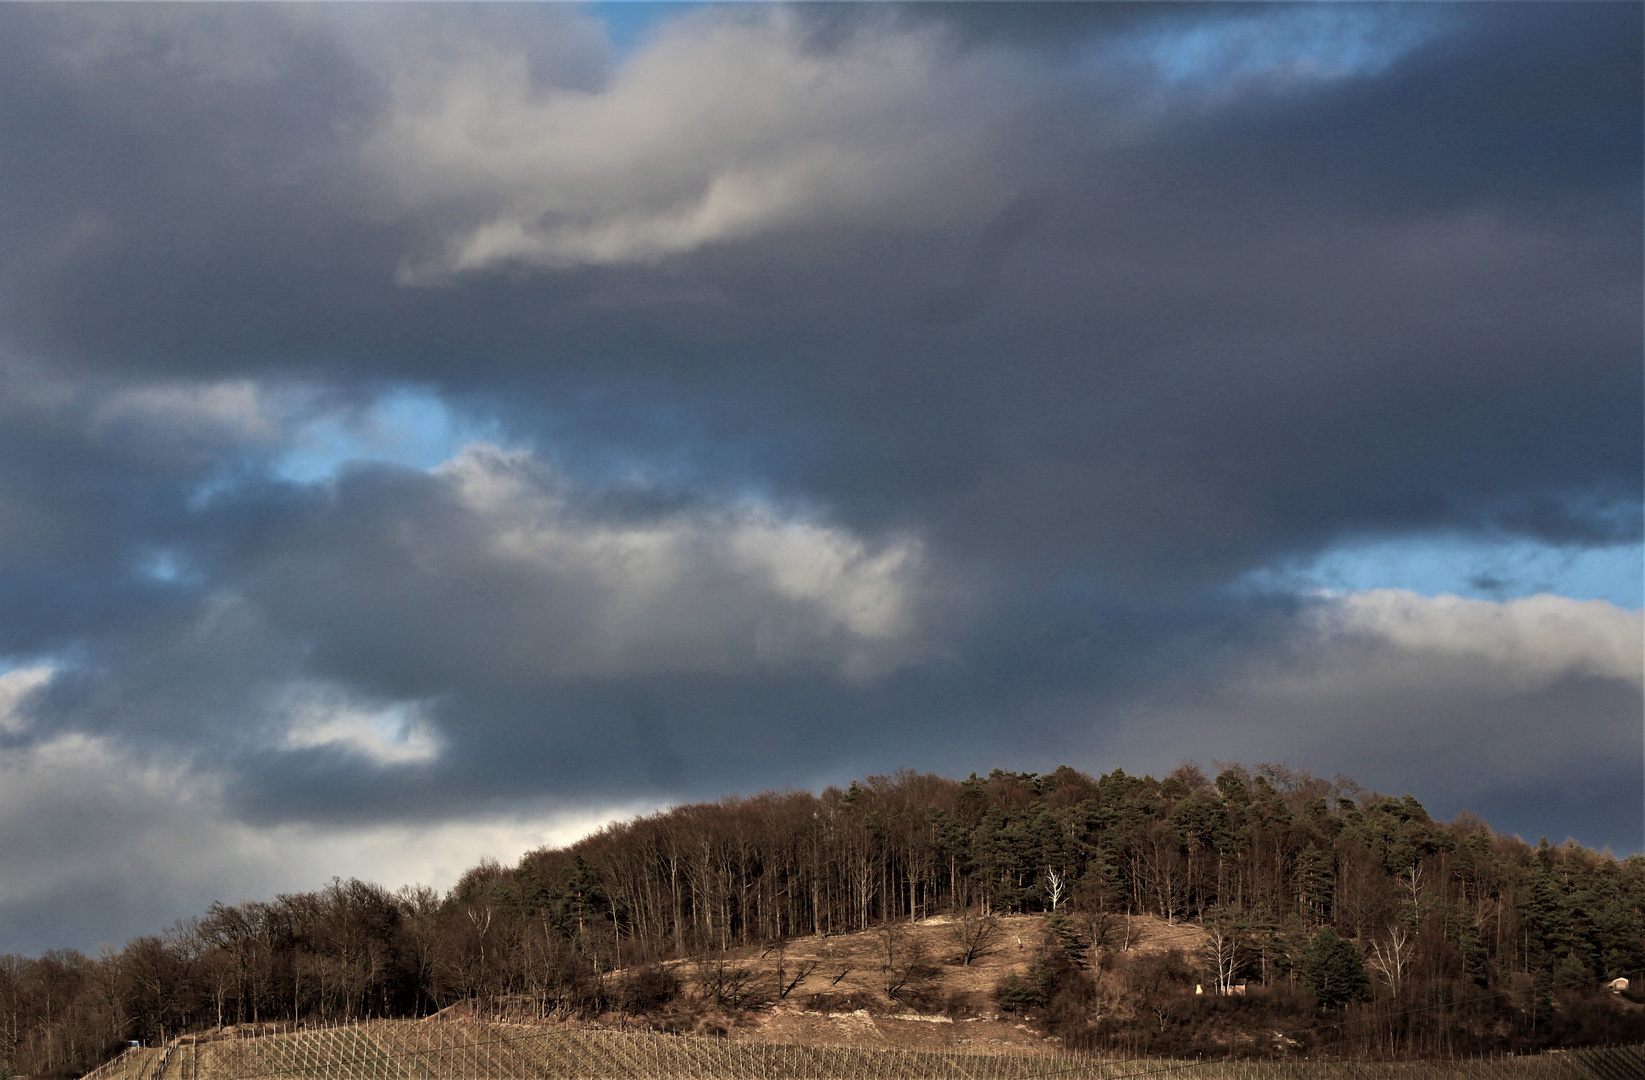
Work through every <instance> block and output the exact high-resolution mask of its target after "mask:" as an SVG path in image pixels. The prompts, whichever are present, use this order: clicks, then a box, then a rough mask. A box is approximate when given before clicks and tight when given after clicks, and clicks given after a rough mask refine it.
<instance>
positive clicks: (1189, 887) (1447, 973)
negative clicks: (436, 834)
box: [0, 766, 1645, 1076]
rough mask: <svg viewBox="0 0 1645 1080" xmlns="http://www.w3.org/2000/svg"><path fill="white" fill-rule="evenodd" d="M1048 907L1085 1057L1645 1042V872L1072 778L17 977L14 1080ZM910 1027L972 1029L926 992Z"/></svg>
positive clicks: (746, 821)
mask: <svg viewBox="0 0 1645 1080" xmlns="http://www.w3.org/2000/svg"><path fill="white" fill-rule="evenodd" d="M1042 912H1043V913H1045V914H1046V915H1047V917H1048V919H1049V923H1048V927H1049V931H1050V932H1049V933H1047V934H1046V940H1047V942H1048V944H1047V946H1046V947H1045V948H1044V949H1043V950H1042V951H1041V953H1040V955H1039V956H1037V957H1036V958H1035V959H1034V961H1033V963H1032V964H1031V965H1030V966H1029V968H1028V970H1027V972H1026V973H1025V974H1023V975H1021V976H1020V977H1019V976H1014V977H1012V978H1010V979H1008V980H1007V981H1006V984H1003V985H1002V986H1001V987H1000V988H999V990H998V992H997V996H996V998H995V1005H994V1007H997V1008H1003V1009H1006V1010H1012V1011H1018V1012H1021V1013H1024V1014H1026V1015H1028V1016H1029V1017H1031V1018H1033V1019H1034V1020H1035V1021H1037V1022H1038V1023H1040V1024H1042V1025H1043V1026H1044V1027H1045V1028H1046V1029H1047V1030H1050V1031H1053V1032H1055V1033H1056V1034H1057V1035H1059V1037H1061V1038H1063V1039H1064V1041H1065V1044H1067V1045H1070V1046H1076V1047H1085V1048H1090V1049H1122V1050H1133V1051H1136V1052H1164V1051H1175V1050H1182V1049H1185V1048H1189V1047H1192V1046H1193V1045H1194V1044H1195V1042H1196V1040H1201V1041H1203V1040H1204V1039H1205V1038H1206V1037H1208V1036H1207V1033H1208V1032H1212V1031H1222V1032H1226V1031H1228V1030H1230V1029H1241V1028H1243V1029H1249V1030H1258V1029H1261V1030H1265V1031H1268V1032H1270V1033H1271V1032H1274V1031H1276V1030H1277V1031H1283V1032H1288V1033H1290V1034H1289V1035H1287V1036H1286V1037H1284V1038H1282V1039H1279V1043H1281V1044H1283V1045H1284V1046H1297V1047H1307V1048H1309V1049H1314V1050H1323V1051H1326V1052H1330V1051H1331V1049H1332V1048H1333V1047H1334V1048H1335V1049H1336V1051H1337V1052H1341V1053H1368V1054H1378V1055H1398V1054H1416V1055H1422V1054H1442V1053H1454V1052H1471V1051H1476V1050H1482V1049H1502V1048H1506V1047H1509V1046H1514V1047H1520V1048H1527V1047H1534V1046H1549V1045H1557V1044H1560V1043H1582V1042H1602V1041H1627V1040H1638V1039H1641V1038H1645V1028H1642V1027H1641V1020H1640V1016H1641V1014H1642V1013H1645V1009H1641V1008H1640V1007H1639V1006H1638V1005H1637V1004H1635V1003H1634V1002H1632V1001H1631V1000H1630V999H1628V998H1625V997H1623V996H1621V995H1617V994H1613V993H1611V992H1609V991H1607V990H1605V989H1604V988H1603V987H1602V985H1601V984H1602V981H1604V980H1610V979H1614V978H1617V977H1625V978H1628V979H1632V980H1635V983H1634V985H1635V987H1636V988H1637V987H1638V985H1639V983H1638V980H1639V978H1640V976H1641V974H1642V973H1645V858H1642V857H1641V856H1638V855H1634V856H1629V857H1628V858H1626V859H1620V860H1619V859H1617V858H1614V857H1612V856H1611V855H1610V854H1608V853H1604V854H1602V853H1596V852H1594V851H1591V850H1588V849H1586V848H1583V847H1581V846H1580V845H1577V844H1575V843H1573V842H1567V843H1564V844H1561V845H1558V846H1550V845H1549V844H1548V843H1547V841H1546V840H1544V841H1542V842H1541V843H1540V844H1538V845H1536V846H1534V847H1533V846H1531V845H1528V844H1526V843H1524V842H1523V841H1521V840H1520V839H1518V838H1517V837H1508V836H1502V835H1498V834H1494V833H1493V832H1492V831H1491V830H1490V829H1489V828H1488V827H1487V826H1486V825H1485V824H1484V823H1482V822H1481V821H1479V820H1478V819H1477V818H1474V817H1473V816H1471V815H1468V814H1463V815H1461V816H1459V817H1458V818H1457V819H1456V820H1454V821H1451V822H1449V823H1446V822H1440V821H1436V820H1434V819H1433V818H1431V817H1430V816H1429V815H1428V813H1427V812H1426V811H1425V810H1424V809H1423V807H1422V805H1421V804H1420V803H1419V802H1418V801H1417V800H1416V799H1414V798H1411V797H1409V796H1407V797H1405V798H1389V797H1383V796H1379V795H1376V794H1375V793H1370V792H1362V791H1360V790H1359V789H1358V788H1357V787H1356V786H1355V785H1354V784H1353V783H1352V782H1351V781H1347V780H1343V779H1340V778H1339V779H1338V780H1335V781H1326V780H1322V779H1319V778H1315V777H1312V776H1310V775H1308V774H1307V773H1303V772H1298V771H1293V770H1290V769H1286V768H1284V767H1280V766H1262V767H1259V768H1257V769H1254V770H1253V769H1247V768H1244V767H1240V766H1233V767H1227V768H1224V769H1222V771H1221V772H1220V773H1219V774H1218V775H1217V776H1215V778H1208V777H1206V776H1205V775H1204V774H1203V773H1202V772H1201V771H1200V770H1199V769H1198V768H1196V767H1194V766H1184V767H1182V768H1179V769H1178V770H1177V771H1176V772H1174V773H1173V774H1172V775H1171V776H1169V777H1167V778H1165V779H1163V780H1157V779H1154V778H1152V777H1140V778H1139V777H1133V776H1129V775H1127V774H1126V773H1124V772H1123V771H1120V770H1115V771H1114V772H1112V773H1109V774H1107V775H1104V776H1102V777H1100V778H1095V779H1093V778H1092V777H1090V776H1087V775H1085V774H1083V773H1080V772H1078V771H1075V770H1073V769H1070V768H1067V767H1062V768H1059V769H1057V770H1056V771H1055V772H1052V773H1048V774H1043V775H1036V774H1020V773H1008V772H1000V771H995V772H994V773H992V774H991V775H989V776H987V777H977V776H974V775H973V776H972V777H971V778H970V779H967V780H964V781H954V780H950V779H945V778H942V777H938V776H932V775H921V774H915V773H911V772H902V773H898V774H897V775H895V776H890V777H885V776H876V777H870V778H869V779H867V780H866V781H863V782H861V783H853V784H851V786H850V787H849V788H846V789H844V790H841V789H837V788H829V789H828V790H826V791H824V792H822V793H821V794H820V795H818V794H812V793H810V792H793V791H789V792H769V793H765V794H761V795H757V796H754V797H751V798H727V799H724V800H721V801H720V802H716V803H701V804H694V805H688V806H681V807H677V808H675V809H673V810H669V811H667V812H664V813H659V814H655V815H653V816H650V817H644V818H639V819H635V820H632V821H627V822H622V823H618V824H613V825H611V826H608V827H607V828H605V829H603V830H601V831H600V832H598V833H596V834H594V835H592V836H589V837H587V838H585V839H583V840H581V841H579V842H578V843H576V844H574V845H572V846H570V847H569V848H564V849H550V850H541V851H535V852H532V853H530V854H528V855H526V856H525V857H524V858H523V859H521V861H520V862H519V864H518V865H517V866H514V867H505V866H501V865H499V864H497V863H495V862H485V863H482V864H481V865H479V866H477V867H475V868H473V869H472V870H470V871H469V872H468V873H466V874H465V875H464V876H463V877H462V879H461V880H460V881H459V882H458V883H457V884H456V886H455V887H454V888H452V889H451V891H450V892H449V893H447V894H445V895H443V896H442V895H439V894H437V893H436V892H434V891H433V890H431V889H427V888H416V887H407V888H403V889H401V890H399V891H398V892H390V891H387V890H385V889H383V888H381V887H379V886H377V885H372V884H368V883H365V882H361V881H354V880H350V881H342V880H334V881H333V882H332V883H331V884H330V885H328V886H326V887H324V888H322V889H320V890H319V891H317V892H313V893H303V894H298V895H289V896H280V897H276V898H275V899H274V900H272V901H267V902H263V901H253V902H246V903H241V904H237V905H233V906H229V905H224V904H214V905H213V906H212V907H211V908H210V909H209V910H208V911H206V912H205V913H203V914H202V915H201V916H199V917H198V918H194V919H189V920H187V921H184V922H181V923H178V924H177V925H175V926H173V927H172V928H170V929H169V930H167V931H165V932H164V933H162V934H158V935H155V936H145V937H139V938H136V939H134V940H132V941H130V942H128V943H127V944H126V945H125V947H124V948H121V949H108V950H104V951H102V952H101V953H100V954H99V955H98V956H96V957H88V956H85V955H83V954H81V953H78V952H75V951H69V950H63V951H54V952H48V953H46V954H45V955H43V956H40V957H38V958H24V957H19V956H4V957H0V1076H5V1075H7V1074H8V1073H10V1074H24V1075H28V1074H57V1075H73V1074H76V1073H78V1072H79V1071H83V1070H84V1069H86V1068H87V1067H89V1066H91V1065H93V1064H95V1063H96V1062H97V1061H100V1060H102V1059H103V1058H104V1057H106V1056H107V1055H108V1054H110V1053H111V1052H112V1051H113V1050H114V1049H116V1048H118V1046H119V1045H120V1044H122V1043H123V1042H124V1041H125V1040H128V1039H141V1040H144V1041H147V1042H152V1041H156V1040H163V1039H166V1038H169V1037H172V1036H175V1035H177V1034H179V1033H183V1032H187V1031H191V1030H202V1029H208V1028H217V1027H222V1026H224V1025H230V1024H243V1023H267V1022H270V1021H291V1020H342V1019H351V1018H365V1017H380V1016H418V1015H424V1014H427V1013H429V1012H431V1011H434V1010H437V1009H440V1008H442V1007H445V1006H447V1005H450V1004H452V1003H456V1002H462V1001H475V1002H487V1001H499V1000H503V999H506V1000H507V1001H508V1002H509V1003H510V1004H511V1006H514V1007H517V1006H519V1005H520V1004H521V1003H525V1004H526V1005H527V1006H528V1007H529V1008H530V1009H531V1010H532V1011H534V1012H535V1013H536V1014H537V1015H550V1014H553V1015H560V1016H567V1015H585V1016H588V1015H598V1014H602V1013H609V1012H622V1011H626V1012H632V1013H646V1012H655V1011H657V1010H660V1009H665V1008H668V1007H670V1006H671V1003H673V1004H675V1005H677V1006H679V1007H683V1006H682V1005H679V1003H682V1002H683V1003H688V1002H690V1001H691V1000H692V997H693V994H694V993H700V988H698V989H697V990H695V991H694V990H693V988H692V986H691V985H690V984H689V980H688V979H687V980H682V979H680V978H679V977H677V976H675V975H672V974H670V971H672V970H676V969H670V968H667V967H665V966H663V965H664V963H665V962H666V961H669V960H673V959H680V958H697V959H698V960H699V961H703V960H710V959H712V958H713V957H721V958H723V957H726V956H727V955H732V954H735V953H736V951H737V950H739V949H741V948H744V947H746V946H751V945H769V944H772V943H778V942H781V941H784V940H787V939H792V938H795V937H799V936H805V935H814V934H837V933H846V932H856V931H862V930H867V929H873V928H876V927H891V926H895V925H897V924H899V923H901V922H905V921H907V920H910V919H920V918H924V917H927V916H931V915H935V914H942V913H964V917H965V918H966V919H967V920H974V921H981V922H982V923H986V920H988V919H990V918H991V917H997V916H999V915H1004V914H1014V913H1042ZM1140 914H1151V915H1155V916H1159V917H1162V918H1164V919H1167V920H1172V921H1178V920H1191V921H1195V922H1198V923H1200V924H1202V925H1203V926H1204V927H1205V929H1206V931H1207V933H1206V942H1207V944H1206V946H1205V947H1204V948H1203V949H1200V950H1197V951H1196V952H1195V953H1194V954H1193V955H1177V956H1168V957H1150V958H1148V962H1147V963H1144V962H1142V961H1141V960H1140V959H1139V960H1135V961H1133V960H1131V959H1129V958H1128V957H1127V956H1126V949H1125V946H1126V942H1125V930H1124V927H1125V924H1126V922H1127V916H1136V915H1140ZM1238 984H1244V985H1243V986H1242V987H1241V989H1242V990H1244V991H1246V992H1245V993H1243V994H1242V995H1241V996H1238V997H1235V996H1232V995H1227V994H1217V993H1208V994H1206V995H1204V996H1202V997H1199V998H1194V997H1192V996H1187V997H1185V995H1192V994H1193V987H1194V986H1195V985H1199V986H1201V987H1206V988H1210V989H1211V990H1213V991H1215V990H1222V991H1227V990H1229V989H1231V988H1233V987H1235V986H1236V985H1238ZM761 1000H762V999H761V998H760V996H759V995H758V994H753V993H751V994H749V995H748V996H747V998H746V1001H744V1002H742V1004H750V1005H758V1004H759V1003H760V1001H761ZM720 1004H724V1003H723V1002H721V1003H720ZM905 1007H927V1008H944V1007H946V1008H953V1007H956V1006H955V1003H953V1002H951V1001H950V1002H946V1003H945V1002H942V1001H940V1000H935V999H932V1000H924V999H920V998H919V997H918V995H917V994H915V993H913V992H912V991H911V992H910V994H909V995H908V997H907V999H906V1002H905ZM1223 1042H1224V1045H1225V1044H1226V1040H1224V1041H1223ZM1250 1051H1251V1052H1274V1051H1275V1043H1274V1042H1273V1041H1272V1040H1270V1041H1269V1042H1267V1043H1257V1044H1252V1045H1251V1047H1250Z"/></svg>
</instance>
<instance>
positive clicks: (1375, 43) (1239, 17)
mask: <svg viewBox="0 0 1645 1080" xmlns="http://www.w3.org/2000/svg"><path fill="white" fill-rule="evenodd" d="M1444 17H1445V13H1444V12H1443V11H1441V10H1439V9H1438V8H1437V7H1436V6H1434V5H1414V6H1389V7H1384V6H1374V7H1373V6H1362V5H1359V4H1336V3H1327V4H1303V5H1297V6H1291V5H1274V6H1272V7H1269V6H1266V5H1262V6H1258V7H1256V8H1236V9H1230V10H1228V11H1226V12H1224V11H1220V10H1218V9H1216V8H1212V9H1210V10H1209V12H1208V14H1207V16H1206V17H1205V18H1203V19H1201V20H1196V21H1193V22H1179V21H1176V20H1170V21H1167V22H1165V23H1163V24H1156V25H1155V26H1154V27H1153V28H1151V29H1150V30H1148V31H1146V32H1145V33H1144V36H1143V37H1142V38H1141V40H1140V41H1138V40H1134V41H1132V42H1129V43H1128V44H1129V45H1130V46H1131V47H1132V48H1138V49H1140V51H1141V54H1142V55H1143V56H1145V57H1146V58H1147V59H1148V60H1149V61H1151V62H1152V63H1153V64H1154V66H1155V68H1156V69H1157V70H1158V71H1159V73H1160V75H1161V76H1162V77H1163V78H1164V79H1165V81H1166V82H1168V83H1172V84H1175V85H1183V86H1199V87H1206V88H1209V87H1214V86H1217V85H1221V84H1224V83H1228V82H1232V81H1236V80H1239V79H1241V78H1249V77H1260V76H1291V77H1302V78H1313V79H1330V78H1342V77H1346V76H1353V75H1359V76H1374V75H1377V74H1379V73H1380V72H1382V71H1384V70H1386V69H1387V68H1388V67H1389V65H1391V64H1392V63H1393V62H1394V61H1395V60H1397V59H1398V58H1399V57H1400V56H1402V55H1404V54H1405V53H1407V52H1409V51H1411V50H1412V49H1414V48H1416V47H1417V46H1418V45H1420V44H1421V43H1422V42H1423V41H1424V40H1426V39H1427V38H1428V37H1429V36H1430V35H1432V34H1433V33H1434V32H1435V31H1436V30H1437V29H1439V28H1440V26H1441V23H1442V20H1443V18H1444Z"/></svg>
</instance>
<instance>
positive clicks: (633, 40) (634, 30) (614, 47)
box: [587, 0, 703, 63]
mask: <svg viewBox="0 0 1645 1080" xmlns="http://www.w3.org/2000/svg"><path fill="white" fill-rule="evenodd" d="M702 6H703V5H702V4H698V3H688V2H684V0H682V2H680V3H659V2H657V0H602V2H601V3H595V4H589V5H587V7H588V11H589V13H590V14H591V15H593V16H594V17H595V18H596V19H599V20H600V21H601V22H602V23H604V24H605V36H606V40H607V41H609V42H610V43H611V51H612V53H613V55H614V56H615V57H616V59H617V62H618V63H621V62H622V61H623V60H625V59H627V58H628V57H629V56H631V55H633V53H634V51H635V50H636V49H638V48H639V47H640V45H641V44H642V43H643V42H644V41H645V39H646V38H647V36H648V35H649V34H650V33H651V31H652V30H653V29H654V28H655V27H657V26H659V25H661V24H662V23H665V22H668V21H670V20H672V19H677V18H679V17H680V16H681V15H684V14H686V13H688V12H690V11H693V10H695V9H696V8H699V7H702Z"/></svg>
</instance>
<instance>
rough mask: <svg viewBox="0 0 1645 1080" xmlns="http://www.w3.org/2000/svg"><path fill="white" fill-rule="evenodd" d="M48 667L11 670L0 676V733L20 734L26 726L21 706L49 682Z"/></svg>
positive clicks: (50, 671) (51, 670)
mask: <svg viewBox="0 0 1645 1080" xmlns="http://www.w3.org/2000/svg"><path fill="white" fill-rule="evenodd" d="M54 670H55V669H53V668H50V667H26V668H13V669H12V670H10V671H8V672H6V673H5V674H3V675H0V731H10V732H20V731H22V730H23V729H24V728H25V727H26V726H27V720H26V718H25V717H24V715H23V705H24V703H25V702H26V701H27V700H28V698H29V696H30V695H31V694H33V693H34V692H35V691H36V690H39V689H40V688H42V687H43V686H45V685H46V684H47V683H48V682H50V681H51V676H52V673H53V671H54Z"/></svg>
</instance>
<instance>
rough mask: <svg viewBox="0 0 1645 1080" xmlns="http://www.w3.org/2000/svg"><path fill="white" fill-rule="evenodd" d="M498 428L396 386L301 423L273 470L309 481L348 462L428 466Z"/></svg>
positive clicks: (427, 394)
mask: <svg viewBox="0 0 1645 1080" xmlns="http://www.w3.org/2000/svg"><path fill="white" fill-rule="evenodd" d="M498 430H499V429H498V425H497V424H495V423H494V422H492V421H489V420H486V419H484V418H482V417H478V416H473V415H470V414H467V413H463V412H460V411H458V410H456V409H453V408H452V407H451V406H450V405H449V404H448V403H447V402H446V401H445V400H444V399H442V398H441V397H440V396H439V395H438V394H436V393H434V392H432V391H430V390H426V389H420V388H400V389H396V390H393V391H390V392H389V393H386V394H384V395H382V396H381V397H379V398H377V399H376V400H375V401H373V402H372V403H371V404H369V405H367V406H366V407H364V408H358V409H349V410H338V411H335V412H329V413H326V414H324V415H321V416H318V417H316V418H315V419H313V420H310V421H308V422H307V423H304V424H302V425H300V426H299V427H298V429H297V432H296V435H295V437H294V439H293V441H292V445H291V446H290V447H289V448H288V449H287V450H286V451H285V452H284V453H282V454H281V455H279V457H278V458H276V459H275V461H274V464H273V471H274V474H275V475H276V476H279V477H280V478H281V479H284V480H289V481H292V482H294V483H299V484H313V483H320V482H323V481H326V480H329V479H331V478H333V477H335V476H336V475H337V473H338V471H339V470H340V469H342V467H343V466H344V465H347V464H349V463H350V462H382V463H387V464H393V465H403V466H405V467H407V468H412V469H432V468H434V467H435V466H436V465H439V464H440V463H441V462H445V461H449V460H451V459H452V458H453V457H454V456H456V454H457V453H458V452H459V451H461V450H462V448H463V447H464V446H466V445H468V444H469V443H473V442H479V441H493V442H495V441H497V439H498Z"/></svg>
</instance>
